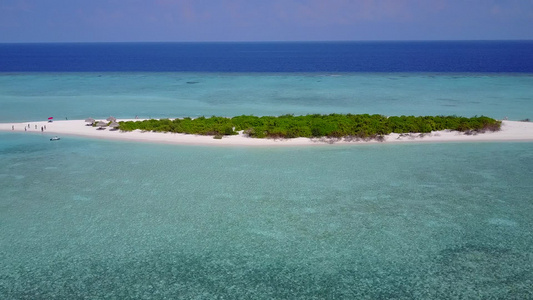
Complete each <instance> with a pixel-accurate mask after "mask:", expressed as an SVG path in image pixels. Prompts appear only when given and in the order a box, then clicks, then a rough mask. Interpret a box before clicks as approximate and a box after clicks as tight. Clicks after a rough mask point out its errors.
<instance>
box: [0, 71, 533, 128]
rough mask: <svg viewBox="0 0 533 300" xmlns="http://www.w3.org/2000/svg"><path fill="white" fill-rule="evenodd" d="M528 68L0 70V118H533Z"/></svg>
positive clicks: (531, 78) (532, 89) (532, 83)
mask: <svg viewBox="0 0 533 300" xmlns="http://www.w3.org/2000/svg"><path fill="white" fill-rule="evenodd" d="M532 95H533V76H532V75H531V74H448V73H441V74H427V73H420V74H417V73H390V74H387V73H376V74H365V73H344V74H316V73H308V74H292V73H291V74H284V73H274V74H262V73H261V74H233V73H218V74H217V73H19V74H0V103H2V110H0V120H1V121H2V122H16V121H36V120H43V119H44V120H46V118H48V117H50V116H53V117H55V118H57V119H65V118H69V119H86V118H88V117H93V118H107V117H108V116H109V115H113V116H115V117H119V118H134V117H135V116H139V117H142V118H149V117H151V118H174V117H184V116H191V117H197V116H202V115H205V116H211V115H218V116H235V115H241V114H254V115H280V114H297V115H304V114H310V113H354V114H359V113H369V114H384V115H403V114H405V115H439V114H442V115H452V114H456V115H461V116H465V117H472V116H474V115H487V116H489V117H493V118H497V119H503V118H504V117H508V118H509V119H511V120H520V119H525V118H531V117H532V116H531V112H532V111H533V96H532Z"/></svg>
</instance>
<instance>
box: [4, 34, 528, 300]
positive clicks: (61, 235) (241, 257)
mask: <svg viewBox="0 0 533 300" xmlns="http://www.w3.org/2000/svg"><path fill="white" fill-rule="evenodd" d="M532 55H533V43H532V42H528V41H524V42H381V43H370V42H368V43H248V44H247V43H218V44H217V43H214V44H211V43H205V44H201V43H200V44H194V43H192V44H0V122H23V121H24V122H25V121H35V120H44V119H46V118H47V117H50V116H53V117H54V118H56V119H64V118H69V119H84V118H87V117H94V118H106V117H108V116H109V115H113V116H116V117H120V118H133V117H135V116H139V117H142V118H148V117H152V118H162V117H182V116H193V117H194V116H201V115H206V116H210V115H223V116H234V115H240V114H254V115H279V114H287V113H292V114H308V113H334V112H335V113H371V114H374V113H378V114H385V115H401V114H406V115H436V114H445V115H450V114H455V115H463V116H473V115H487V116H490V117H494V118H504V117H508V118H509V119H512V120H521V119H525V118H531V117H533V115H532V112H533V58H532V57H531V56H532ZM48 139H49V136H47V135H41V134H29V133H28V134H15V133H11V132H4V133H0V229H1V230H0V265H1V266H2V267H1V268H0V298H2V299H80V298H98V299H101V298H108V299H128V298H130V299H144V298H152V299H163V298H167V299H173V298H182V299H191V298H194V299H211V298H228V299H231V298H239V299H390V298H395V299H487V298H490V299H533V292H532V291H533V279H532V276H531V274H533V267H532V266H533V256H532V253H533V242H532V241H533V232H532V231H531V228H533V215H532V214H531V211H533V201H532V200H531V195H533V184H532V180H531V178H533V143H448V144H421V145H420V144H416V145H387V144H383V145H360V146H338V145H323V146H317V147H290V148H246V147H221V148H216V147H196V146H176V145H152V144H141V143H130V142H113V141H101V140H91V139H84V138H74V137H63V138H62V140H61V141H60V142H53V143H52V142H50V141H49V140H48Z"/></svg>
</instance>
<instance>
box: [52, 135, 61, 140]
mask: <svg viewBox="0 0 533 300" xmlns="http://www.w3.org/2000/svg"><path fill="white" fill-rule="evenodd" d="M50 140H51V141H59V140H60V138H59V137H58V136H54V137H53V138H50Z"/></svg>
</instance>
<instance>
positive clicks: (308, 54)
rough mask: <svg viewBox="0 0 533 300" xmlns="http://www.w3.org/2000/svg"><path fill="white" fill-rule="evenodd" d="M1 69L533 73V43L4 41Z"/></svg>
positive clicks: (52, 70) (0, 62)
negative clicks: (8, 42)
mask: <svg viewBox="0 0 533 300" xmlns="http://www.w3.org/2000/svg"><path fill="white" fill-rule="evenodd" d="M0 72H245V73H248V72H446V73H449V72H452V73H463V72H470V73H484V72H490V73H492V72H513V73H514V72H518V73H525V72H533V41H424V42H423V41H415V42H268V43H267V42H264V43H261V42H256V43H90V44H87V43H67V44H63V43H55V44H0Z"/></svg>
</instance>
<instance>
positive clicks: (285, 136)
mask: <svg viewBox="0 0 533 300" xmlns="http://www.w3.org/2000/svg"><path fill="white" fill-rule="evenodd" d="M0 131H9V132H13V133H21V132H23V133H25V134H39V135H43V136H44V137H45V138H46V139H45V140H46V141H48V140H49V139H50V138H51V137H53V136H58V137H60V138H61V142H62V141H64V139H63V138H66V136H81V137H88V138H96V139H111V140H123V141H135V142H148V143H164V144H179V145H213V146H265V147H270V146H310V145H323V144H338V145H347V144H351V145H361V144H372V143H381V142H384V143H443V142H504V141H508V142H510V141H514V142H519V141H524V142H531V141H533V122H528V121H527V120H522V121H510V120H503V121H499V120H495V119H492V118H489V117H485V116H481V117H472V118H465V117H457V116H420V117H415V116H399V117H393V116H390V117H387V116H383V115H366V114H362V115H352V114H345V115H343V114H329V115H306V116H293V115H283V116H279V117H272V116H265V117H257V116H244V115H243V116H237V117H232V118H228V117H209V118H206V117H199V118H178V119H160V120H154V119H147V120H143V119H118V120H117V119H115V118H112V117H109V118H108V120H106V121H96V120H94V119H92V118H88V119H86V120H59V121H54V122H52V123H50V122H48V120H42V121H34V122H22V123H0Z"/></svg>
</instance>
